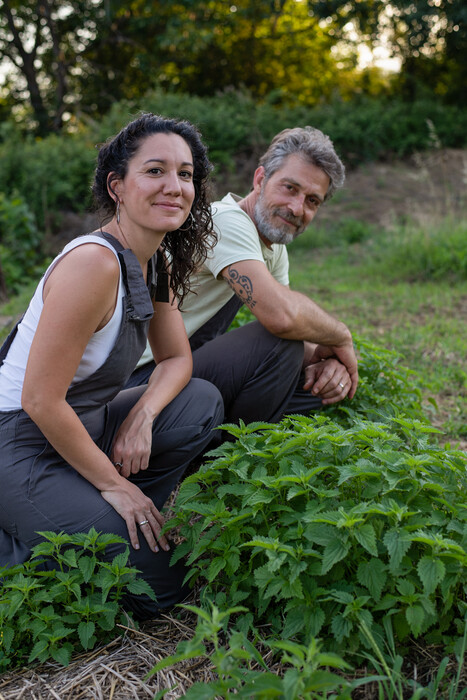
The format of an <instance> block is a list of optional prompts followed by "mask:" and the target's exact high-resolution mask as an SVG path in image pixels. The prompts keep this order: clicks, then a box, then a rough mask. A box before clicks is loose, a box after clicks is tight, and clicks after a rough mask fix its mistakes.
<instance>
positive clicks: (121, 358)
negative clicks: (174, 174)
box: [0, 234, 223, 619]
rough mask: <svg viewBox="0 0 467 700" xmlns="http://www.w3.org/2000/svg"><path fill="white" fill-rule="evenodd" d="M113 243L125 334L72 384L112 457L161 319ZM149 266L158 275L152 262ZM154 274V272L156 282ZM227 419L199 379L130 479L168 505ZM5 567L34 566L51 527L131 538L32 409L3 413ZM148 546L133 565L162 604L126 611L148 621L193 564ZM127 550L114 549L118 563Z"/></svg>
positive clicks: (175, 596)
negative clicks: (134, 378) (153, 323)
mask: <svg viewBox="0 0 467 700" xmlns="http://www.w3.org/2000/svg"><path fill="white" fill-rule="evenodd" d="M103 235H104V237H105V238H106V239H107V240H108V241H109V242H110V243H111V244H112V245H113V246H114V248H115V249H116V250H117V252H118V255H119V260H120V265H121V267H122V275H123V282H124V287H125V295H124V299H123V314H122V322H121V326H120V331H119V334H118V337H117V340H116V342H115V345H114V347H113V349H112V350H111V352H110V354H109V356H108V358H107V360H106V362H105V363H104V364H103V365H102V366H101V367H100V368H99V369H97V370H96V371H95V372H94V374H92V375H91V376H90V377H89V378H87V379H85V380H83V381H81V382H79V383H78V384H76V385H74V386H72V387H71V388H70V389H69V391H68V392H67V401H68V403H69V404H70V405H71V406H73V408H74V409H75V411H76V413H77V414H78V415H79V417H80V419H81V421H82V422H83V424H84V426H85V427H86V429H87V430H88V432H89V434H90V435H91V437H92V439H93V440H94V442H95V443H96V444H97V445H98V446H99V447H100V448H101V449H102V450H103V451H104V452H105V453H106V454H107V455H110V453H111V448H112V444H113V441H114V438H115V435H116V432H117V430H118V428H119V426H120V424H121V423H122V421H123V420H124V419H125V417H126V416H127V415H128V413H129V411H130V409H131V408H132V406H133V405H134V404H135V403H136V401H137V400H138V399H139V397H140V396H141V394H142V393H143V392H144V390H145V387H144V386H140V387H135V388H130V389H125V390H121V389H122V387H123V386H124V385H125V383H126V381H127V380H128V377H129V376H130V374H131V372H132V370H133V369H134V367H135V365H136V362H137V360H138V359H139V357H140V355H141V353H142V351H143V349H144V347H145V344H146V338H147V330H148V325H149V321H150V319H151V317H152V314H153V307H152V302H151V299H150V294H149V291H148V286H149V287H150V289H151V290H152V292H154V285H152V286H151V284H152V283H151V280H150V279H148V286H147V285H146V283H145V282H144V278H143V275H142V273H141V267H140V265H139V263H138V261H137V259H136V257H135V256H134V254H133V253H132V251H131V250H122V246H121V245H120V243H119V242H118V241H117V240H116V239H115V238H113V237H112V236H110V235H109V234H103ZM148 267H149V269H151V268H152V269H154V264H153V263H152V264H150V265H149V266H148ZM150 277H151V274H150V272H148V278H150ZM222 418H223V404H222V399H221V397H220V394H219V392H218V390H217V389H216V388H215V387H214V386H213V385H212V384H210V383H209V382H206V381H204V380H200V379H192V380H191V381H190V382H189V384H188V385H187V386H186V387H185V388H184V389H183V390H182V391H181V392H180V394H179V395H178V396H177V397H176V398H175V399H174V400H173V401H172V402H171V403H170V404H169V405H168V406H167V407H166V408H165V409H164V410H163V411H161V413H160V414H159V415H158V416H157V418H156V420H155V421H154V426H153V443H152V453H151V458H150V461H149V467H148V469H147V470H146V471H141V472H140V473H138V474H136V475H132V476H131V477H130V479H131V481H132V482H134V483H135V484H137V485H138V486H139V488H141V490H142V491H143V492H144V493H145V494H146V495H147V496H148V497H150V498H151V499H152V500H153V502H154V504H155V505H156V507H157V508H158V509H161V508H162V507H163V505H164V502H165V501H166V499H167V497H168V496H169V494H170V492H171V491H172V489H173V488H174V487H175V485H176V484H177V482H178V481H179V479H180V478H181V477H182V475H183V473H184V471H185V469H186V467H187V466H188V464H189V463H190V461H191V460H192V459H193V458H194V457H195V456H197V455H198V454H200V453H201V452H202V450H203V449H204V448H205V447H206V445H207V444H208V442H209V441H210V440H211V438H212V430H213V429H214V428H215V427H216V425H218V424H219V423H220V422H221V421H222ZM0 484H1V487H0V566H4V565H13V564H15V563H19V562H22V561H25V560H26V559H27V558H28V557H29V553H30V549H31V547H33V546H34V545H35V544H37V543H38V542H39V541H40V539H41V538H40V536H39V535H37V532H38V531H41V530H52V531H57V532H58V531H61V530H63V531H65V532H67V533H74V532H84V531H87V530H89V529H90V528H91V527H94V528H95V529H96V530H97V531H99V532H112V533H116V534H118V535H120V536H121V537H124V538H125V539H126V540H127V541H128V532H127V528H126V524H125V521H124V520H123V518H122V517H121V516H120V515H119V514H118V513H117V511H115V510H114V509H113V507H112V506H111V505H110V504H109V503H107V502H106V501H105V500H104V499H103V498H102V496H101V494H100V491H99V490H98V489H96V488H95V487H94V486H93V485H92V484H91V483H90V482H89V481H87V480H86V479H85V478H84V477H82V476H81V475H80V474H79V473H78V472H77V471H76V470H75V469H74V468H73V467H71V466H70V465H69V464H67V463H66V462H64V460H63V459H62V458H61V456H60V455H59V454H58V453H57V452H56V451H55V450H54V448H53V447H52V446H51V445H50V444H49V443H48V441H47V440H46V439H45V437H44V436H43V434H42V433H41V432H40V430H39V428H38V427H37V426H36V425H35V423H33V421H31V419H30V418H29V416H28V415H27V414H26V413H25V412H24V411H23V410H17V411H8V412H0ZM139 541H140V549H139V550H134V549H133V548H132V547H131V546H130V565H132V566H135V567H136V568H138V569H139V570H140V571H141V572H142V574H141V575H142V576H143V578H145V579H146V581H148V583H149V584H150V585H151V587H152V588H153V590H154V591H155V593H156V596H157V599H158V602H157V604H155V603H153V602H152V601H150V600H149V598H147V597H146V596H129V597H128V600H127V601H126V607H127V608H128V609H130V610H132V611H133V612H134V614H135V616H136V617H138V618H140V619H144V618H148V617H153V616H154V615H155V614H157V611H158V609H159V608H167V607H170V606H171V605H173V604H174V603H176V602H177V601H178V600H179V599H180V597H181V595H182V580H183V577H184V574H185V571H184V567H183V565H181V564H179V565H175V566H174V567H170V568H169V560H170V557H171V556H172V553H171V552H167V553H166V552H164V551H162V550H159V552H158V553H154V552H151V550H150V549H149V547H148V545H147V543H146V540H145V538H144V537H143V536H142V535H141V536H140V537H139ZM123 549H124V545H115V546H113V547H111V548H109V549H108V550H107V552H106V558H107V559H112V558H113V557H114V556H115V555H116V554H117V553H118V552H120V551H122V550H123Z"/></svg>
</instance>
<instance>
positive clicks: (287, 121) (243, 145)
mask: <svg viewBox="0 0 467 700" xmlns="http://www.w3.org/2000/svg"><path fill="white" fill-rule="evenodd" d="M271 99H272V96H271ZM140 110H149V111H154V112H157V113H161V114H164V115H166V116H169V117H178V118H186V119H189V120H191V121H193V122H194V123H195V124H196V125H197V126H198V127H199V128H200V130H201V132H202V134H203V137H204V140H205V142H206V143H207V145H208V146H209V151H210V156H211V159H212V160H213V162H214V165H215V166H216V170H215V173H214V182H215V183H219V186H223V178H224V175H225V172H226V171H230V173H233V172H236V171H237V170H238V166H239V164H242V163H245V162H249V161H251V162H252V163H256V162H257V158H258V157H259V155H260V154H261V153H262V152H263V151H264V150H265V148H266V147H267V144H268V143H269V141H270V139H271V138H272V137H273V136H274V135H275V134H276V133H277V132H278V131H280V130H281V129H283V128H286V127H290V126H292V125H306V124H312V125H314V126H317V127H318V128H320V129H322V130H323V131H324V132H325V133H327V134H329V135H330V136H331V138H332V139H333V141H334V144H335V146H336V150H337V151H338V153H339V154H340V155H341V157H342V158H343V159H344V161H345V162H346V164H353V163H357V162H361V161H362V160H371V159H377V158H381V157H388V156H390V155H394V154H397V155H401V156H405V155H409V154H411V153H413V152H414V151H415V150H423V149H425V148H429V147H430V146H433V134H434V133H435V134H436V144H437V145H441V146H456V147H459V146H461V145H463V144H464V143H465V142H466V134H467V112H465V110H464V111H462V110H460V109H458V108H456V107H453V106H450V107H448V106H443V105H442V104H437V103H435V102H433V101H427V100H425V101H423V102H416V103H414V104H413V105H407V104H405V103H403V102H402V101H400V100H391V101H388V100H386V101H382V100H380V101H377V100H370V99H363V98H360V99H357V100H355V101H351V102H343V101H341V100H335V101H334V102H332V104H328V105H323V106H316V107H307V106H303V105H302V106H300V105H299V106H295V107H291V106H290V107H285V106H280V105H275V104H272V103H271V102H270V101H269V100H268V99H266V100H265V101H264V102H262V103H258V102H256V101H255V100H254V99H253V98H252V96H251V94H249V93H248V92H245V91H240V92H234V91H228V92H225V93H223V94H218V95H217V96H216V97H204V98H201V97H196V96H190V95H187V94H172V93H167V92H163V91H161V90H156V91H150V92H148V93H147V94H146V96H145V97H141V98H139V99H137V100H136V99H135V100H130V101H122V102H120V103H115V104H114V105H113V107H112V109H111V110H110V111H109V113H108V115H106V116H105V117H104V118H103V119H102V120H101V121H100V122H99V123H94V122H91V121H90V122H88V123H87V125H86V126H84V124H83V125H81V127H80V129H78V130H77V132H76V133H73V134H63V135H62V136H57V135H55V134H52V135H50V136H48V137H47V138H44V139H33V138H31V137H26V138H24V137H23V136H22V135H21V132H20V130H19V129H18V128H16V127H14V125H12V124H11V123H6V124H2V125H1V129H0V159H1V161H2V170H1V172H0V192H3V193H4V195H5V196H6V197H8V198H12V197H13V196H14V195H16V194H17V195H19V196H20V197H22V198H23V199H24V200H26V201H27V203H28V207H29V208H30V210H31V212H32V213H33V214H34V216H35V219H36V221H37V225H38V227H39V228H40V229H44V230H45V231H47V232H49V231H52V232H53V231H55V230H56V229H57V227H58V225H59V213H60V211H61V210H65V209H68V210H71V211H78V212H81V211H83V210H84V209H86V208H87V207H88V206H89V205H90V183H91V180H92V174H93V168H94V162H95V155H96V152H95V144H96V143H100V142H103V141H105V140H106V139H107V138H108V137H109V136H111V135H113V134H115V133H116V132H117V131H118V130H119V129H120V128H121V127H122V126H123V125H125V124H126V123H128V121H129V120H130V119H132V118H133V117H134V116H135V115H136V114H137V113H138V112H139V111H140ZM246 186H247V185H245V184H244V183H242V184H241V187H246ZM223 189H224V188H223ZM342 235H343V236H344V238H346V239H347V240H348V241H349V242H351V241H352V237H354V239H355V236H356V237H357V238H360V239H362V240H363V239H364V238H366V237H367V232H365V230H362V227H360V230H357V228H356V224H355V223H351V222H349V225H348V230H347V231H346V232H344V234H342Z"/></svg>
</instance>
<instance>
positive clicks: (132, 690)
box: [0, 611, 214, 700]
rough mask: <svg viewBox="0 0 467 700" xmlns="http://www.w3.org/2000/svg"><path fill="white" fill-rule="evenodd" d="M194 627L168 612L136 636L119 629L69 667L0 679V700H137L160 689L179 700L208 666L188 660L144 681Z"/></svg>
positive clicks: (184, 616)
mask: <svg viewBox="0 0 467 700" xmlns="http://www.w3.org/2000/svg"><path fill="white" fill-rule="evenodd" d="M195 624H196V617H195V616H194V615H192V614H191V613H189V612H188V611H183V612H181V613H179V612H177V611H174V612H173V614H172V615H162V617H161V618H159V619H158V620H154V621H151V622H146V623H144V624H142V625H141V626H140V629H138V630H135V629H133V628H131V627H123V626H121V625H120V626H119V627H120V630H121V632H122V634H123V636H121V637H116V638H115V639H114V640H113V641H112V642H110V643H109V644H107V645H106V646H104V647H100V648H98V649H95V650H94V651H92V652H90V653H87V654H80V655H79V656H76V657H74V658H73V660H72V662H71V663H70V665H69V666H66V667H63V666H60V665H59V664H55V663H50V662H47V663H44V664H41V665H39V666H36V667H35V668H27V669H24V670H22V671H19V672H15V673H13V672H11V673H7V674H4V675H3V676H0V700H20V699H21V700H52V699H54V700H88V699H91V698H92V699H94V698H96V699H99V700H130V699H131V698H137V699H138V700H141V699H142V698H153V697H154V695H155V694H156V693H157V692H158V691H159V690H162V689H166V688H174V689H173V690H170V691H169V692H168V693H167V694H166V695H165V698H166V700H175V698H180V697H183V695H184V694H185V692H186V691H187V689H188V688H189V687H190V686H191V685H192V684H193V683H195V682H196V681H205V682H208V681H210V680H213V678H214V675H213V671H212V666H211V664H210V663H209V661H207V660H204V659H202V660H196V659H194V660H192V661H186V662H183V663H179V664H177V666H176V667H171V668H168V669H164V670H163V671H160V672H159V673H157V674H155V675H153V676H152V677H151V678H149V679H146V680H145V677H146V675H147V674H148V672H149V671H150V670H151V669H152V667H153V666H154V665H155V664H156V663H157V662H158V661H160V660H161V659H162V658H165V657H166V656H168V655H170V654H173V653H174V652H175V649H176V646H177V644H178V643H179V642H180V641H181V640H182V639H190V638H191V637H192V636H193V631H194V627H195Z"/></svg>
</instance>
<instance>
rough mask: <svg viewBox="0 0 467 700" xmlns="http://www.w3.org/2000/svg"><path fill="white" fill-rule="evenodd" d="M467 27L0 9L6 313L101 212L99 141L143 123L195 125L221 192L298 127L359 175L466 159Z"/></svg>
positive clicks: (370, 2) (272, 3) (71, 1)
mask: <svg viewBox="0 0 467 700" xmlns="http://www.w3.org/2000/svg"><path fill="white" fill-rule="evenodd" d="M466 18H467V6H466V5H465V2H463V0H417V2H413V1H411V0H392V1H391V2H383V1H382V0H359V1H358V2H357V1H355V2H341V1H339V0H316V1H315V0H255V1H254V2H253V0H238V1H235V0H232V2H225V1H223V0H176V1H175V0H160V1H159V2H148V1H147V0H134V1H133V2H126V1H125V2H123V1H121V0H37V1H36V0H27V1H26V2H18V1H17V0H0V159H1V164H2V167H1V169H0V256H1V264H0V300H1V299H5V298H7V297H8V295H9V294H11V293H15V292H17V291H18V289H19V287H20V285H21V280H24V279H25V278H29V277H31V276H34V275H35V274H36V273H37V269H38V265H39V266H40V265H42V264H43V262H44V258H45V256H46V255H47V254H48V252H49V250H50V249H53V248H54V247H55V245H54V243H56V241H55V242H54V236H55V237H56V235H57V233H59V232H60V231H61V230H63V228H64V227H65V226H66V225H67V223H66V221H65V219H64V212H67V213H68V214H69V213H70V212H72V213H73V212H76V213H78V214H79V213H82V212H84V211H86V210H87V209H88V208H89V205H90V196H89V183H90V179H91V177H92V170H93V164H94V159H95V145H96V143H98V142H101V141H103V140H105V139H106V138H107V137H108V136H110V135H112V134H113V133H115V132H116V131H117V130H118V129H119V128H120V127H121V126H122V125H123V124H124V123H126V122H127V121H128V120H129V119H130V118H131V117H132V116H134V115H135V114H136V113H137V112H138V111H140V110H142V109H143V110H152V111H155V112H158V113H162V114H165V115H166V116H176V117H183V118H188V119H190V120H192V121H193V122H195V123H196V124H197V125H198V126H199V128H200V129H201V131H202V133H203V136H204V138H205V141H206V142H207V144H208V145H209V149H210V155H211V159H212V160H213V162H214V164H215V171H214V185H216V183H219V190H220V192H219V193H222V192H223V191H225V189H227V188H226V187H225V184H226V183H228V184H229V185H230V186H231V187H236V188H237V189H238V190H239V191H242V190H243V191H244V188H245V187H246V186H247V183H248V182H249V178H250V177H251V173H252V169H253V167H254V164H255V161H256V159H257V157H258V154H259V153H260V152H261V151H262V149H263V148H264V147H265V145H266V144H267V143H268V141H269V140H270V138H271V137H272V136H273V135H274V134H275V133H277V131H279V130H280V129H282V128H285V127H288V126H293V125H304V124H312V125H314V126H317V127H318V128H320V129H322V130H323V131H325V132H326V133H328V134H329V135H330V136H331V138H332V139H333V141H334V143H335V145H336V149H337V151H338V152H339V154H340V155H341V156H342V158H343V159H344V161H345V162H346V165H347V166H348V167H354V166H357V165H358V164H361V163H362V162H369V161H375V160H379V161H381V160H390V159H391V158H394V157H406V156H410V155H411V154H413V153H418V152H420V151H423V150H425V149H429V148H441V147H448V148H449V147H451V148H462V147H463V146H464V145H465V141H466V139H467V109H466V106H467V105H466V101H467V91H466V90H465V84H466V82H467V63H466V58H465V57H466V55H467V34H466V26H467V23H466V21H465V20H466ZM215 189H216V187H215ZM216 194H217V192H216ZM67 221H68V222H69V219H68V220H67ZM51 240H52V245H51Z"/></svg>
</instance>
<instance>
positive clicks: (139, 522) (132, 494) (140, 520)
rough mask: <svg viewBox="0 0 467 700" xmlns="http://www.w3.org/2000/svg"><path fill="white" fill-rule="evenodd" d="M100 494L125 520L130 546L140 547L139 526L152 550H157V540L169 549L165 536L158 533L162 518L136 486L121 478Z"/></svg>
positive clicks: (162, 522)
mask: <svg viewBox="0 0 467 700" xmlns="http://www.w3.org/2000/svg"><path fill="white" fill-rule="evenodd" d="M101 496H102V498H103V499H104V500H106V501H107V503H110V505H111V506H112V507H113V508H115V510H116V511H117V513H118V514H119V515H121V516H122V518H123V519H124V520H125V522H126V526H127V528H128V534H129V536H130V542H131V545H132V547H134V548H135V549H139V548H140V545H139V540H138V528H139V529H140V531H141V534H142V535H143V536H144V537H145V538H146V542H147V543H148V545H149V548H150V549H151V550H152V551H153V552H158V551H159V547H158V545H157V542H159V544H160V546H161V547H162V548H163V549H165V550H166V551H168V550H169V549H170V546H169V543H168V542H167V540H166V538H165V537H164V535H161V534H160V532H161V529H162V527H163V525H164V518H163V517H162V515H161V514H160V513H159V511H158V510H157V508H156V506H155V505H154V503H153V502H152V501H151V499H150V498H148V497H147V496H145V495H144V493H143V492H142V491H141V489H139V488H138V486H136V485H135V484H133V483H132V482H131V481H127V480H126V479H123V478H122V480H121V484H119V486H118V487H116V488H112V489H104V490H102V491H101Z"/></svg>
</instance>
